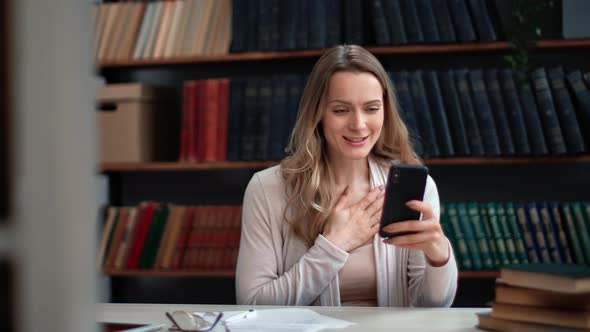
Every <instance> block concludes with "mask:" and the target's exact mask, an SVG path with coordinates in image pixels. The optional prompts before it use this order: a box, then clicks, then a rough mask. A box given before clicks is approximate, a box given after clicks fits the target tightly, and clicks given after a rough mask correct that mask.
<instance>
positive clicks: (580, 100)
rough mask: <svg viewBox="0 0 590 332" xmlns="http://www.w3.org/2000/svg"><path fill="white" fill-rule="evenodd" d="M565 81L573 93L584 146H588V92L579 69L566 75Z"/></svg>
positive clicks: (589, 92) (589, 100)
mask: <svg viewBox="0 0 590 332" xmlns="http://www.w3.org/2000/svg"><path fill="white" fill-rule="evenodd" d="M566 80H567V82H568V84H569V86H570V88H571V91H573V93H574V97H575V100H576V106H577V107H576V108H577V111H578V120H579V125H580V127H581V128H580V129H581V130H582V134H583V135H584V139H585V143H586V146H590V91H589V89H588V87H587V86H586V84H584V79H583V77H582V72H581V71H580V70H579V69H576V70H574V71H572V72H570V73H568V74H567V75H566Z"/></svg>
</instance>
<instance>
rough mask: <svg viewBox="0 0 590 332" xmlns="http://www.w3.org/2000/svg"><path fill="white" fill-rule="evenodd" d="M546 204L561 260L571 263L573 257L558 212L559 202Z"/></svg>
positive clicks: (563, 223)
mask: <svg viewBox="0 0 590 332" xmlns="http://www.w3.org/2000/svg"><path fill="white" fill-rule="evenodd" d="M548 205H549V218H550V219H551V224H553V228H554V229H555V232H556V239H557V241H558V242H559V247H560V249H561V252H560V255H561V260H562V261H563V262H564V263H567V264H571V263H573V262H574V259H573V255H572V250H571V247H570V244H569V241H568V240H567V234H566V231H565V229H566V228H565V227H566V226H565V221H564V220H563V218H562V216H561V213H560V212H559V203H558V202H551V203H549V204H548Z"/></svg>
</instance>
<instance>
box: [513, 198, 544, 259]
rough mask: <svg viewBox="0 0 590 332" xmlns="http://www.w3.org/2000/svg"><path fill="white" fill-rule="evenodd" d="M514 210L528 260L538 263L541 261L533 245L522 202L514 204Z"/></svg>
mask: <svg viewBox="0 0 590 332" xmlns="http://www.w3.org/2000/svg"><path fill="white" fill-rule="evenodd" d="M514 210H515V211H516V216H517V218H518V223H519V225H520V232H521V234H522V236H523V238H524V245H525V248H526V252H527V254H528V258H529V262H531V263H539V262H541V258H540V255H539V252H538V251H537V248H536V246H535V242H534V241H535V240H534V235H533V234H534V232H533V230H532V229H531V228H530V227H529V223H530V222H529V221H527V214H526V211H525V207H524V205H523V204H520V203H518V204H514Z"/></svg>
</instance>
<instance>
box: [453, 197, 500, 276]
mask: <svg viewBox="0 0 590 332" xmlns="http://www.w3.org/2000/svg"><path fill="white" fill-rule="evenodd" d="M457 207H458V209H459V219H464V220H465V222H464V223H463V225H466V226H467V225H469V226H467V227H470V229H471V230H472V234H473V235H472V236H473V239H474V242H475V244H476V248H477V251H478V253H479V256H480V257H481V264H482V266H483V268H484V269H487V270H491V269H493V268H494V261H493V260H492V256H491V254H490V248H489V247H488V242H487V239H486V237H485V233H484V231H483V227H482V225H481V219H480V218H479V211H478V208H477V205H475V206H473V204H472V203H467V204H458V205H457Z"/></svg>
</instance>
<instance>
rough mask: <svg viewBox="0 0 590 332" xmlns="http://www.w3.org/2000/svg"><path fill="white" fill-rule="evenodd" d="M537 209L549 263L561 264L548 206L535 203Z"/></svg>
mask: <svg viewBox="0 0 590 332" xmlns="http://www.w3.org/2000/svg"><path fill="white" fill-rule="evenodd" d="M537 209H538V210H539V215H540V217H541V226H542V227H543V231H544V232H545V235H546V237H547V249H549V256H551V261H552V262H555V263H561V262H562V260H561V256H560V255H559V248H558V246H559V242H558V240H557V236H556V233H555V232H554V230H553V226H552V224H551V217H550V216H549V205H547V203H545V202H543V203H537Z"/></svg>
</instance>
